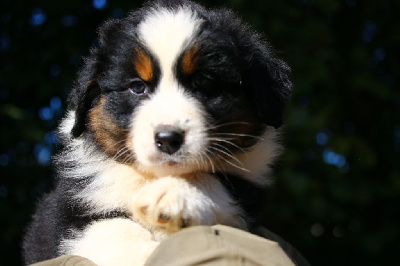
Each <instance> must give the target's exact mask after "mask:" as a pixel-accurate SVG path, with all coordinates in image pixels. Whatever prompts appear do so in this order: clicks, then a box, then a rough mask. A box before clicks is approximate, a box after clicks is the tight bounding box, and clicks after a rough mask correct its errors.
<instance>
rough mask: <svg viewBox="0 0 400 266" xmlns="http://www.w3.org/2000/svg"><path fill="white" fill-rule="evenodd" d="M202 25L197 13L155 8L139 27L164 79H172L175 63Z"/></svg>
mask: <svg viewBox="0 0 400 266" xmlns="http://www.w3.org/2000/svg"><path fill="white" fill-rule="evenodd" d="M201 23H202V20H201V19H200V18H198V17H197V15H196V13H195V12H194V11H192V10H190V8H185V7H182V8H180V9H178V10H168V9H165V8H160V9H154V10H152V11H151V13H150V14H149V15H148V16H147V18H146V19H145V20H144V21H143V22H142V23H140V24H139V27H138V31H139V35H140V38H141V39H142V41H143V42H144V44H145V45H146V46H147V47H148V48H149V49H150V51H151V52H152V53H153V54H154V55H155V56H156V57H157V59H158V61H159V63H160V67H161V72H162V77H163V79H167V80H168V81H172V80H173V71H172V70H173V67H174V64H175V62H176V60H177V58H178V56H179V55H180V54H181V52H182V50H183V49H184V48H185V46H186V45H187V43H188V41H189V40H190V39H191V38H192V37H193V35H194V34H195V33H196V32H197V30H198V29H199V27H200V25H201Z"/></svg>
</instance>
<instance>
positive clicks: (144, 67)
mask: <svg viewBox="0 0 400 266" xmlns="http://www.w3.org/2000/svg"><path fill="white" fill-rule="evenodd" d="M135 52H136V53H135V58H134V59H133V65H134V67H135V70H136V72H137V73H138V75H139V77H140V78H141V79H142V80H144V81H149V80H151V79H152V77H153V74H154V67H153V62H152V61H151V58H150V56H149V55H148V54H147V53H146V52H145V51H143V50H142V49H139V48H136V49H135Z"/></svg>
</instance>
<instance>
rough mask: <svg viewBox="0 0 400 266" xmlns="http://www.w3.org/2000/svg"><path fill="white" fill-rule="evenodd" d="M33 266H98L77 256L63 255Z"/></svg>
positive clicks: (32, 265)
mask: <svg viewBox="0 0 400 266" xmlns="http://www.w3.org/2000/svg"><path fill="white" fill-rule="evenodd" d="M31 266H96V264H94V263H93V262H92V261H90V260H88V259H86V258H82V257H79V256H75V255H63V256H60V257H58V258H55V259H52V260H46V261H42V262H39V263H35V264H31Z"/></svg>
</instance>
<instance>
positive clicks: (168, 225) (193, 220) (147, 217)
mask: <svg viewBox="0 0 400 266" xmlns="http://www.w3.org/2000/svg"><path fill="white" fill-rule="evenodd" d="M133 207H134V208H133V214H134V216H135V218H137V219H139V220H140V221H141V222H144V223H145V224H149V225H151V226H154V227H156V228H159V229H164V230H166V231H167V232H168V233H172V232H175V231H178V230H179V229H181V228H184V227H188V226H192V225H199V224H201V225H211V224H215V223H216V216H215V208H214V206H213V202H212V201H211V200H210V199H209V198H208V197H206V196H205V195H204V194H203V193H202V191H200V190H199V189H197V188H196V187H195V186H193V185H191V184H190V183H188V182H187V181H186V180H184V179H181V178H174V177H164V178H160V179H158V180H156V181H155V182H153V183H150V184H148V185H147V186H145V187H144V188H143V189H142V190H141V191H139V193H138V195H137V197H136V198H135V199H134V206H133Z"/></svg>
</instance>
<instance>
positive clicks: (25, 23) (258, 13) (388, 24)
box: [0, 0, 400, 265]
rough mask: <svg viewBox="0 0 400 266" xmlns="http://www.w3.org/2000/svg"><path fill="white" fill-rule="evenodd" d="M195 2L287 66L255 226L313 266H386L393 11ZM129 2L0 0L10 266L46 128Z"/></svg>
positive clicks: (396, 149) (237, 0)
mask: <svg viewBox="0 0 400 266" xmlns="http://www.w3.org/2000/svg"><path fill="white" fill-rule="evenodd" d="M201 2H202V3H203V4H205V5H207V6H213V7H215V6H227V7H230V8H233V9H234V10H236V11H237V12H238V13H239V14H241V16H242V17H243V18H244V19H245V20H246V21H248V22H249V23H250V24H252V25H253V26H254V27H255V28H257V29H258V30H260V31H262V32H264V33H265V34H266V36H267V38H268V40H269V41H270V42H271V43H272V45H273V46H274V47H276V48H277V49H278V50H279V51H280V52H281V56H282V57H283V58H284V59H285V60H286V61H287V62H288V63H289V65H290V66H291V67H292V77H293V82H294V92H293V97H292V99H291V102H290V104H289V106H288V108H287V115H286V122H287V126H286V134H285V145H286V147H287V148H286V152H285V154H284V156H283V157H282V159H281V160H280V161H279V164H278V166H277V167H276V182H275V185H274V186H273V190H272V192H271V194H270V201H269V206H268V209H267V219H266V220H265V225H266V226H267V227H268V228H269V229H271V230H273V231H275V232H276V233H278V234H280V235H281V236H282V237H283V238H285V239H286V240H288V241H289V242H291V243H292V244H293V245H294V246H296V247H297V248H298V249H299V250H300V251H301V252H302V253H303V254H304V255H305V257H306V258H307V259H308V260H309V261H310V262H311V263H312V264H313V265H394V264H397V265H398V260H399V259H398V252H399V251H400V244H399V241H400V239H399V222H400V221H399V216H400V207H399V205H400V197H399V195H400V171H399V170H400V108H399V107H400V92H399V66H398V64H399V59H400V57H399V49H400V30H399V29H400V19H399V18H400V14H399V13H400V12H399V6H400V3H399V1H398V0H392V1H390V0H380V1H372V0H371V1H368V0H346V1H339V0H337V1H334V0H297V1H295V0H280V1H277V0H268V1H249V0H230V1H222V0H219V1H211V0H210V1H201ZM140 5H141V1H118V0H114V1H108V2H107V1H106V0H95V1H77V0H76V1H74V0H68V1H54V0H42V1H40V0H32V1H27V0H25V1H21V0H2V1H1V4H0V69H1V70H0V129H1V130H0V228H1V236H0V237H1V238H0V265H18V264H21V262H20V248H19V247H20V244H21V235H22V234H23V231H24V228H25V227H26V224H27V222H28V221H29V219H30V215H31V213H32V211H33V206H34V203H35V201H36V199H37V197H38V196H39V195H41V194H42V193H43V192H45V191H47V190H48V188H49V184H50V182H51V180H52V176H51V170H50V166H49V164H50V156H51V154H53V152H54V151H55V150H56V149H57V147H56V146H57V140H56V138H55V135H54V133H52V132H53V130H54V128H55V126H56V125H57V123H58V121H59V120H60V118H61V117H62V114H63V111H64V109H65V100H66V97H67V95H68V92H69V90H70V89H71V87H72V84H73V80H74V78H75V73H76V71H77V69H79V67H80V66H81V64H82V59H81V56H84V55H87V54H88V51H89V48H90V47H91V46H92V45H93V44H94V43H95V41H94V39H95V36H96V35H95V33H96V28H97V27H98V25H99V24H100V23H101V22H102V21H104V20H105V19H107V18H109V17H117V18H119V17H122V16H123V15H124V14H126V12H127V11H129V10H130V9H133V8H136V7H138V6H140ZM396 262H397V263H396Z"/></svg>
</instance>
